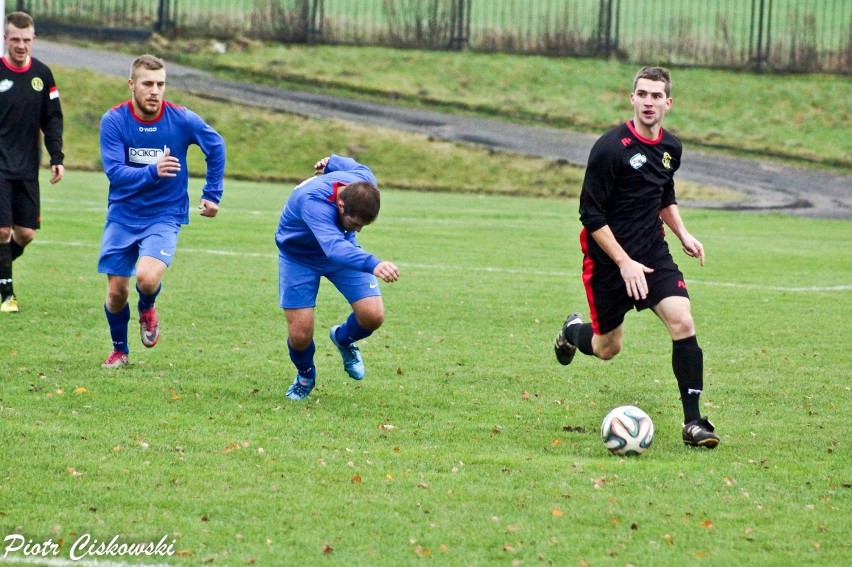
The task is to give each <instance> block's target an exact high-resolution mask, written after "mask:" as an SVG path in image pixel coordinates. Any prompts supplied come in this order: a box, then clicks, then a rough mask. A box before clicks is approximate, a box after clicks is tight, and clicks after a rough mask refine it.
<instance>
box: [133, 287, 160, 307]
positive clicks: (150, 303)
mask: <svg viewBox="0 0 852 567" xmlns="http://www.w3.org/2000/svg"><path fill="white" fill-rule="evenodd" d="M161 289H163V284H162V283H160V285H159V286H157V291H155V292H154V293H152V294H150V295H149V294H147V293H142V290H141V289H139V282H136V291H137V292H139V304H138V307H139V311H147V310H148V309H151V308H152V307H154V302H155V301H156V300H157V296H158V295H159V294H160V290H161Z"/></svg>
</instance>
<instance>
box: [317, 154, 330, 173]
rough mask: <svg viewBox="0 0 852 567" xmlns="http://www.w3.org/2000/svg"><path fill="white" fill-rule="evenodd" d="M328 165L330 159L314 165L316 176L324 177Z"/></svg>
mask: <svg viewBox="0 0 852 567" xmlns="http://www.w3.org/2000/svg"><path fill="white" fill-rule="evenodd" d="M327 165H328V157H324V158H322V159H321V160H319V161H318V162H316V163H315V164H314V175H322V174H323V173H325V166H327Z"/></svg>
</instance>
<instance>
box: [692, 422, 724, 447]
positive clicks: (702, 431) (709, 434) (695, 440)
mask: <svg viewBox="0 0 852 567" xmlns="http://www.w3.org/2000/svg"><path fill="white" fill-rule="evenodd" d="M715 430H716V428H715V427H714V426H713V424H712V423H710V420H709V419H707V418H706V417H702V418H701V419H694V420H692V421H690V422H689V423H684V424H683V443H684V444H685V445H689V446H690V447H707V448H708V449H714V448H715V447H716V445H718V444H719V436H718V435H716V434H715V433H713V432H714V431H715Z"/></svg>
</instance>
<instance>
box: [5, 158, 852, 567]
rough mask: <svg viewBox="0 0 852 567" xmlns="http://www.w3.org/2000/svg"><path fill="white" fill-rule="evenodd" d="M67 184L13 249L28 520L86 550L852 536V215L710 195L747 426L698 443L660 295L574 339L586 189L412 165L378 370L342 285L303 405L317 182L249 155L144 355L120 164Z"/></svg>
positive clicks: (563, 552) (361, 557)
mask: <svg viewBox="0 0 852 567" xmlns="http://www.w3.org/2000/svg"><path fill="white" fill-rule="evenodd" d="M43 187H44V195H43V211H42V218H43V229H42V230H41V231H40V234H39V236H38V238H37V240H36V242H35V243H34V244H33V245H32V246H31V247H30V248H28V249H27V252H26V254H25V255H24V256H23V257H22V258H21V259H20V260H18V261H17V262H16V263H15V278H16V291H17V293H18V296H19V298H20V301H21V306H22V311H21V313H19V314H18V315H16V316H7V315H4V316H3V317H0V337H2V350H0V368H2V376H3V391H2V395H1V396H2V397H0V431H2V439H3V450H2V452H0V475H2V478H3V482H2V483H0V532H3V534H12V533H20V534H23V535H24V536H26V537H27V538H28V539H31V540H32V541H33V542H43V541H47V540H52V541H53V542H61V544H60V545H59V548H58V549H59V551H58V555H57V556H56V557H57V558H59V559H65V560H67V559H68V554H69V551H70V547H71V546H72V545H73V543H74V542H75V541H76V540H78V538H80V537H81V536H83V535H84V534H88V535H89V536H90V537H92V538H96V539H98V540H101V541H110V540H111V539H112V538H113V537H115V536H119V537H120V539H121V541H123V542H144V541H154V542H157V541H159V540H160V539H161V538H163V537H164V536H167V538H168V541H169V542H172V541H173V542H174V551H175V553H174V554H173V555H171V556H169V557H165V558H162V557H161V558H156V562H158V563H170V564H178V565H195V564H199V563H209V564H214V565H246V564H257V565H274V564H286V565H370V566H376V565H379V566H381V565H388V566H391V565H393V566H397V565H420V564H424V561H433V562H434V563H435V564H439V565H539V564H553V565H625V564H634V565H743V564H755V563H759V564H761V565H789V564H796V565H820V566H824V565H841V564H844V562H845V561H846V560H844V559H843V558H844V557H846V558H847V559H848V557H849V555H850V551H852V550H850V543H849V539H848V534H849V533H850V529H852V520H850V516H849V509H850V507H849V504H850V500H849V488H850V481H852V478H850V470H852V469H850V463H852V461H850V457H849V450H850V447H849V441H848V439H847V437H846V432H847V431H848V426H847V423H848V419H849V418H848V415H849V410H850V395H852V394H851V393H850V380H849V379H850V370H849V368H850V358H849V353H848V346H849V343H848V337H849V336H852V320H850V318H849V317H848V313H849V308H850V305H852V258H850V257H849V254H848V252H846V251H848V250H850V249H852V224H850V223H849V222H845V221H822V220H810V219H799V218H788V217H784V216H778V215H761V216H758V215H747V214H736V213H723V212H707V211H697V210H688V209H687V210H684V211H683V212H684V217H685V219H686V221H687V224H688V226H689V228H690V230H691V231H692V232H693V234H695V235H696V236H697V237H698V238H699V239H700V240H702V242H703V243H704V245H705V248H706V249H707V253H708V257H707V265H706V266H705V267H704V268H703V269H702V268H699V266H698V265H697V264H696V263H695V262H694V261H692V260H690V259H689V258H687V257H685V256H684V255H682V254H681V253H680V252H679V251H677V252H675V257H676V259H677V260H678V262H679V263H680V265H681V267H682V269H683V270H684V272H685V274H686V277H687V280H688V285H689V286H690V290H691V292H692V295H693V302H694V311H695V316H696V320H697V325H698V337H699V340H700V342H701V344H702V346H703V348H704V352H705V360H706V377H705V387H706V393H705V395H704V396H703V398H702V401H703V404H704V406H705V407H704V410H705V413H706V414H707V415H708V416H709V417H710V418H711V420H713V421H714V422H715V423H716V425H717V426H718V432H719V433H720V434H721V438H722V443H721V445H720V446H719V448H718V449H716V450H714V451H706V450H694V449H689V448H687V447H685V446H683V444H682V443H681V441H680V419H681V415H680V404H679V402H678V400H677V387H676V384H675V381H674V378H673V376H672V372H671V368H670V362H669V360H670V348H671V347H670V341H669V339H668V337H667V336H666V333H665V331H664V329H663V327H662V325H661V324H660V323H659V322H658V321H657V320H656V318H655V317H654V316H653V315H652V314H650V313H648V312H643V313H641V314H636V313H634V314H631V315H628V318H627V323H626V345H625V349H624V352H623V353H622V354H621V355H620V356H619V357H618V358H616V359H615V360H614V361H611V362H609V363H605V362H601V361H598V360H593V359H590V358H587V357H583V356H578V357H577V358H576V359H575V361H574V363H573V364H572V365H571V366H570V367H568V368H564V367H561V366H559V364H558V363H557V362H556V361H555V359H554V356H553V352H552V346H551V345H552V339H553V336H554V334H555V332H556V331H557V329H558V328H559V326H560V325H561V323H562V319H563V318H564V316H565V314H566V313H567V312H569V311H571V310H574V309H579V310H580V311H581V312H585V311H586V307H585V299H584V296H583V290H582V287H581V284H580V254H579V250H578V244H577V232H578V230H579V224H578V222H577V220H576V201H569V200H565V201H553V200H541V199H538V200H536V199H524V198H507V197H494V196H481V195H466V194H429V193H412V192H401V191H395V190H393V189H392V188H386V189H385V191H384V199H383V200H384V203H383V205H384V206H383V209H382V213H381V215H380V216H379V219H378V221H377V222H376V224H375V225H373V226H370V227H367V228H366V229H365V230H364V232H363V233H362V234H361V236H360V240H361V242H362V244H363V245H364V247H365V248H367V249H368V250H371V251H373V252H375V253H377V254H378V255H379V256H380V257H382V258H384V259H389V260H392V261H394V262H396V263H398V265H399V266H400V268H401V270H402V277H401V279H400V281H399V282H397V283H395V284H392V285H384V284H383V286H382V290H383V293H384V297H385V301H386V306H387V312H388V317H387V322H386V324H385V326H383V327H382V328H381V329H380V330H379V331H378V332H377V333H376V334H374V335H373V336H372V337H370V338H369V339H367V340H365V341H363V343H362V344H361V348H362V352H363V354H364V357H365V361H366V364H367V373H368V374H367V377H366V379H365V380H364V381H363V382H355V381H353V380H351V379H349V378H348V377H347V376H346V374H345V373H344V371H343V368H342V365H341V362H340V359H339V355H338V354H337V352H336V350H335V349H334V348H333V347H332V345H331V344H330V343H329V341H328V338H327V333H328V329H329V327H331V326H332V325H334V324H337V323H339V322H340V321H341V320H342V319H343V318H344V317H345V316H346V314H347V307H348V306H347V305H346V304H345V302H344V300H343V299H342V298H341V297H340V296H338V295H337V293H336V291H334V290H333V288H331V286H326V285H325V284H324V286H323V288H322V289H321V293H320V297H319V305H318V311H317V330H316V341H317V347H318V348H317V358H316V361H317V367H318V386H317V388H316V389H315V390H314V392H313V393H312V395H311V396H310V398H308V399H307V400H306V401H304V402H298V403H297V402H291V401H289V400H287V399H286V398H285V397H284V392H285V390H286V388H287V385H288V384H289V383H290V381H291V380H292V378H293V375H294V371H293V369H292V367H291V365H290V363H289V360H288V359H287V352H286V346H285V333H286V325H285V320H284V316H283V314H282V313H281V311H280V309H278V307H277V262H276V248H275V245H274V241H273V233H274V230H275V227H276V225H277V219H278V214H279V212H280V208H281V206H282V204H283V202H284V199H285V198H286V196H287V195H288V194H289V192H290V187H287V186H279V185H264V184H252V183H246V182H236V181H228V182H227V183H226V190H225V196H224V200H223V203H222V210H221V213H220V216H219V217H218V218H216V219H212V220H210V219H204V218H201V217H194V218H193V219H192V222H191V224H190V225H189V226H188V227H186V228H185V229H184V231H183V232H182V234H181V238H180V243H179V245H178V252H177V255H176V258H175V262H174V264H173V266H172V267H171V268H170V270H169V271H168V273H167V274H166V277H165V280H164V284H163V285H164V287H163V293H162V294H161V296H160V298H159V300H158V308H159V312H160V317H161V321H162V337H161V340H160V343H159V344H158V345H157V347H156V348H154V349H151V350H147V349H145V348H143V347H142V345H141V343H140V342H139V341H138V339H135V337H136V336H137V335H136V334H135V332H134V327H133V326H131V361H132V365H131V366H130V367H128V368H125V369H121V370H118V371H114V370H104V369H101V368H100V363H101V361H102V360H103V358H104V357H105V356H106V355H107V353H108V352H109V350H110V342H109V334H108V329H107V326H106V321H105V318H104V315H103V307H102V306H103V300H104V295H105V289H106V285H105V284H106V281H105V280H106V278H105V277H104V276H103V275H100V274H97V273H96V263H97V255H98V248H99V242H100V235H101V229H102V226H103V221H104V209H105V203H106V187H107V183H106V178H105V177H104V176H103V175H102V174H94V173H79V172H74V171H71V172H69V173H68V175H67V176H66V178H65V179H64V180H63V181H62V183H61V184H60V185H58V186H50V185H49V184H47V183H46V182H45V183H44V184H43ZM192 187H193V191H194V193H193V201H195V200H196V199H197V193H198V191H199V187H200V180H197V179H195V180H193V182H192ZM673 248H677V247H673ZM678 250H679V249H678ZM628 403H629V404H635V405H638V406H639V407H641V408H643V409H644V410H645V411H647V412H648V413H649V414H650V415H651V417H652V418H653V419H654V422H655V426H656V436H655V440H654V444H653V446H652V447H651V448H650V449H649V450H648V451H647V452H646V453H645V454H644V455H643V456H641V457H639V458H627V459H623V458H617V457H613V456H610V455H609V454H608V452H607V451H606V449H605V448H604V446H603V444H602V442H601V440H600V438H599V435H598V427H599V424H600V421H601V419H602V418H603V416H604V415H605V414H606V412H607V411H609V409H611V408H612V407H615V406H617V405H622V404H628ZM4 545H5V544H4ZM0 555H2V553H0ZM6 559H7V560H8V559H13V560H23V559H24V557H23V555H22V554H21V553H12V554H9V556H8V557H7V558H6ZM48 559H52V560H54V561H55V559H54V558H48ZM88 559H99V560H104V561H112V562H116V561H120V562H124V563H136V562H138V561H141V562H145V561H147V562H149V563H150V562H152V561H154V559H153V558H142V559H136V558H133V557H90V558H88ZM54 564H55V563H54Z"/></svg>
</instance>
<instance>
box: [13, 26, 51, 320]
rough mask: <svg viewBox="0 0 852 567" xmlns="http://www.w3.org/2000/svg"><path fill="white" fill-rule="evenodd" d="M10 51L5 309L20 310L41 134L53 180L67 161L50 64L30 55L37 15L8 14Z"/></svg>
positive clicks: (34, 221) (34, 217)
mask: <svg viewBox="0 0 852 567" xmlns="http://www.w3.org/2000/svg"><path fill="white" fill-rule="evenodd" d="M5 26H6V27H5V29H4V40H5V42H6V55H5V56H4V57H3V58H2V60H0V313H17V312H18V310H19V307H18V301H17V299H16V298H15V292H14V288H13V287H12V261H13V260H15V259H16V258H17V257H18V256H20V255H21V254H23V252H24V247H25V246H26V245H27V244H29V243H30V242H32V240H33V238H35V233H36V230H38V229H39V228H40V226H41V212H40V197H39V185H38V171H39V165H40V161H41V160H40V157H41V156H40V145H41V136H40V135H39V134H40V132H39V130H40V131H41V132H42V133H44V145H45V147H46V148H47V152H48V154H49V155H50V171H51V177H50V182H51V183H57V182H58V181H59V180H60V179H62V176H63V175H64V174H65V167H64V166H63V165H62V160H63V159H64V157H65V156H64V155H63V154H62V108H61V107H60V105H59V91H58V90H57V89H56V83H55V82H54V80H53V74H52V73H51V72H50V69H49V68H48V67H47V65H45V64H44V63H42V62H41V61H38V60H37V59H34V58H33V57H31V56H30V50H31V49H32V46H33V41H34V40H35V26H34V24H33V19H32V18H31V17H30V15H29V14H26V13H24V12H12V13H10V14H9V15H8V16H6V22H5Z"/></svg>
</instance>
